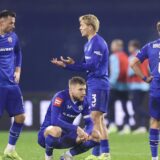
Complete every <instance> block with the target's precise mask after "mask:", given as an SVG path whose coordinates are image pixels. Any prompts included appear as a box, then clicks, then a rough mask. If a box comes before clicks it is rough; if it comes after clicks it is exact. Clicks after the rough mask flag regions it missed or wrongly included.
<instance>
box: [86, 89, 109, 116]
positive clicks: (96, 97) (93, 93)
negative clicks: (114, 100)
mask: <svg viewBox="0 0 160 160" xmlns="http://www.w3.org/2000/svg"><path fill="white" fill-rule="evenodd" d="M87 98H88V103H89V105H90V108H91V110H92V111H100V112H103V113H107V112H108V101H109V90H102V89H88V91H87Z"/></svg>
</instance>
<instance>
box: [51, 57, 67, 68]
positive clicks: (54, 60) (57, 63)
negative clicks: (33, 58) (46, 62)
mask: <svg viewBox="0 0 160 160" xmlns="http://www.w3.org/2000/svg"><path fill="white" fill-rule="evenodd" d="M51 63H53V64H55V65H57V66H59V67H63V68H65V67H66V64H65V63H64V62H63V61H60V60H58V59H57V58H53V59H52V60H51Z"/></svg>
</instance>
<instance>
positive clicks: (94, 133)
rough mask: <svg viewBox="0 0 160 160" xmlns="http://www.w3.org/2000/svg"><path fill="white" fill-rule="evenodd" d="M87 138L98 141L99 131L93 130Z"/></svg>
mask: <svg viewBox="0 0 160 160" xmlns="http://www.w3.org/2000/svg"><path fill="white" fill-rule="evenodd" d="M89 140H93V141H96V142H99V141H100V132H99V131H97V130H93V131H92V133H91V135H89Z"/></svg>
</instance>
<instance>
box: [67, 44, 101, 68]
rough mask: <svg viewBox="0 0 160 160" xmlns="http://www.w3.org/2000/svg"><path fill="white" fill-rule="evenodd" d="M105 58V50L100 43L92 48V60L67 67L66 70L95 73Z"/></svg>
mask: <svg viewBox="0 0 160 160" xmlns="http://www.w3.org/2000/svg"><path fill="white" fill-rule="evenodd" d="M102 58H103V49H102V46H101V44H100V43H97V44H95V45H93V46H92V56H91V58H90V60H89V61H88V62H87V63H86V62H81V63H75V64H70V65H66V69H69V70H73V71H88V70H89V71H95V70H96V69H97V68H98V67H99V64H100V63H101V61H102Z"/></svg>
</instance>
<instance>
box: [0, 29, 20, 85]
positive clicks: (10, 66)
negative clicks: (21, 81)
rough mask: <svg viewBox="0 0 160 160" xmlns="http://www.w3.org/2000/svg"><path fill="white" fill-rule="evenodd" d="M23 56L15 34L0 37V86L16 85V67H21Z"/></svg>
mask: <svg viewBox="0 0 160 160" xmlns="http://www.w3.org/2000/svg"><path fill="white" fill-rule="evenodd" d="M21 62H22V54H21V49H20V46H19V41H18V37H17V35H16V34H15V33H14V32H10V33H6V34H4V35H0V85H3V86H4V85H10V84H15V81H14V71H15V67H21Z"/></svg>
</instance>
